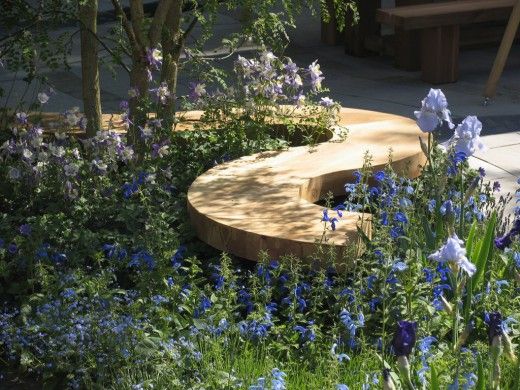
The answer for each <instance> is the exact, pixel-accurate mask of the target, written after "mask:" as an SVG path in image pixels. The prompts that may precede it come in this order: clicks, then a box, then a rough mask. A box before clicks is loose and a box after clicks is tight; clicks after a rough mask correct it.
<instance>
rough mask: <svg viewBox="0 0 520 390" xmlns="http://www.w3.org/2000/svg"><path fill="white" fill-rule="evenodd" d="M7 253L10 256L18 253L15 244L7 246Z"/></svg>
mask: <svg viewBox="0 0 520 390" xmlns="http://www.w3.org/2000/svg"><path fill="white" fill-rule="evenodd" d="M7 251H8V252H9V253H10V254H12V255H14V254H15V253H16V252H18V246H16V244H15V243H14V242H12V243H10V244H9V245H8V246H7Z"/></svg>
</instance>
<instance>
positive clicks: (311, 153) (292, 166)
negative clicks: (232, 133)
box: [188, 108, 425, 260]
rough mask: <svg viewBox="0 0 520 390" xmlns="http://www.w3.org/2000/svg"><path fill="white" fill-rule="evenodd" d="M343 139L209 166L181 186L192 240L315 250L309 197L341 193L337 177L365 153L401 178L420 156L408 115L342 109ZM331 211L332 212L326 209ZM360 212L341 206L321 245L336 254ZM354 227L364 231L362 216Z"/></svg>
mask: <svg viewBox="0 0 520 390" xmlns="http://www.w3.org/2000/svg"><path fill="white" fill-rule="evenodd" d="M340 117H341V120H340V126H343V127H347V128H348V130H349V136H348V138H347V139H346V140H344V141H338V140H334V139H333V140H331V141H328V142H325V143H322V144H319V145H318V146H317V147H316V148H314V149H310V148H309V147H307V146H301V147H292V148H289V149H288V150H286V151H278V152H268V153H260V154H255V155H252V156H247V157H243V158H240V159H238V160H234V161H231V162H228V163H225V164H221V165H218V166H216V167H215V168H212V169H210V170H209V171H207V172H206V173H204V174H203V175H201V176H199V177H198V178H197V179H196V180H195V181H194V182H193V184H192V185H191V187H190V189H189V192H188V211H189V214H190V219H191V222H192V224H193V225H194V227H195V229H196V231H197V234H198V236H199V238H200V239H202V240H203V241H205V242H206V243H208V244H210V245H212V246H214V247H215V248H217V249H220V250H222V251H226V252H228V253H232V254H234V255H237V256H240V257H243V258H246V259H250V260H257V259H258V254H259V251H260V250H266V251H267V252H268V253H269V254H270V256H272V257H274V258H276V257H279V256H280V255H284V254H293V255H296V256H300V257H305V256H309V255H311V254H312V253H313V252H314V251H315V242H316V240H317V239H320V237H321V236H322V232H323V223H322V222H321V216H322V210H323V207H322V206H319V205H316V204H314V203H313V202H315V201H317V200H318V199H320V198H321V197H323V196H324V195H325V194H327V193H328V192H329V191H332V192H333V193H334V194H335V195H341V194H344V184H345V183H347V182H349V181H352V180H353V172H354V171H355V170H356V169H359V168H361V167H362V165H363V156H364V154H365V152H367V151H368V152H370V154H371V155H372V157H373V160H372V164H373V169H374V170H379V169H382V168H383V167H384V166H385V165H386V164H387V162H388V155H389V149H390V148H391V149H392V150H393V153H392V158H393V164H392V165H393V166H394V169H396V170H397V171H398V172H401V173H403V174H405V175H407V176H409V177H416V176H418V175H419V173H420V165H423V164H424V163H425V158H424V155H423V153H422V151H421V149H420V145H419V139H418V137H419V136H420V135H421V134H422V133H420V131H419V130H418V128H417V125H416V124H415V121H413V120H411V119H408V118H404V117H401V116H396V115H391V114H385V113H380V112H374V111H365V110H356V109H347V108H342V109H341V112H340ZM330 214H331V216H332V215H334V214H335V212H332V211H331V212H330ZM361 217H362V214H360V213H350V212H347V213H344V215H343V218H341V219H340V222H339V223H338V225H337V229H336V231H335V232H332V231H329V232H328V233H327V237H328V239H329V241H328V244H327V245H331V246H333V247H334V248H335V249H336V250H337V252H338V253H340V254H341V253H342V252H343V251H344V250H345V248H346V247H347V246H349V245H353V244H354V243H355V242H356V240H357V237H358V236H357V226H359V221H360V219H361ZM364 221H365V224H364V226H363V227H362V228H363V229H364V230H365V231H366V232H367V233H368V234H369V235H370V216H369V215H365V216H364Z"/></svg>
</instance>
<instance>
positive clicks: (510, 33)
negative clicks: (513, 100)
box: [484, 0, 520, 103]
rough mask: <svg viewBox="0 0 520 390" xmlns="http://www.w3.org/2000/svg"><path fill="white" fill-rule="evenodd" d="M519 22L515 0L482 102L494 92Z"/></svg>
mask: <svg viewBox="0 0 520 390" xmlns="http://www.w3.org/2000/svg"><path fill="white" fill-rule="evenodd" d="M519 24H520V0H517V2H516V4H515V7H514V8H513V12H512V13H511V16H510V17H509V22H508V23H507V27H506V31H505V33H504V37H503V38H502V42H501V43H500V47H499V49H498V54H497V57H496V58H495V62H494V63H493V68H491V73H490V74H489V79H488V81H487V84H486V89H485V90H484V98H485V99H486V100H485V101H484V103H487V100H488V99H490V98H492V97H494V96H495V94H496V90H497V85H498V80H499V79H500V76H501V75H502V72H503V71H504V66H505V65H506V61H507V57H508V56H509V52H510V51H511V45H512V44H513V40H514V39H515V36H516V34H517V32H518V26H519Z"/></svg>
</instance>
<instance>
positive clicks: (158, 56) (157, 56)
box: [152, 49, 163, 62]
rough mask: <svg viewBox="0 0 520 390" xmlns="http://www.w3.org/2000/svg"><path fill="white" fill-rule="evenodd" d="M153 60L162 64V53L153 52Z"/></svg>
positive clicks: (155, 50)
mask: <svg viewBox="0 0 520 390" xmlns="http://www.w3.org/2000/svg"><path fill="white" fill-rule="evenodd" d="M152 58H153V59H154V61H157V62H160V61H162V60H163V55H162V52H161V51H160V50H159V49H153V50H152Z"/></svg>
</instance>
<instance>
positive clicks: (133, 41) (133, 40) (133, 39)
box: [112, 0, 142, 50]
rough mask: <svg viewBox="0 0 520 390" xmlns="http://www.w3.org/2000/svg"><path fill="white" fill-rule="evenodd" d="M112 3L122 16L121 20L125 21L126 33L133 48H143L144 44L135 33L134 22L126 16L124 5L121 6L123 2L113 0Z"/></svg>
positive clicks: (117, 12)
mask: <svg viewBox="0 0 520 390" xmlns="http://www.w3.org/2000/svg"><path fill="white" fill-rule="evenodd" d="M112 5H113V6H114V9H115V11H116V15H119V17H120V18H121V21H122V23H123V28H124V29H125V31H126V35H127V36H128V40H129V41H130V45H132V48H133V49H134V50H139V49H141V48H142V46H141V45H140V44H139V42H138V41H137V38H136V36H135V34H134V29H133V27H132V24H131V23H130V21H129V20H128V18H127V17H126V14H125V11H124V10H123V7H122V6H121V3H120V2H119V0H112Z"/></svg>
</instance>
